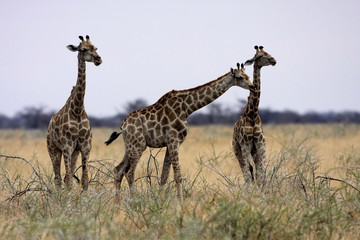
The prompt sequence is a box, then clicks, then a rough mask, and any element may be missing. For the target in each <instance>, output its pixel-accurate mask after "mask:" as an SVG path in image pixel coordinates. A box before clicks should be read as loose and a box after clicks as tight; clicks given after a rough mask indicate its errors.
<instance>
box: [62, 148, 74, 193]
mask: <svg viewBox="0 0 360 240" xmlns="http://www.w3.org/2000/svg"><path fill="white" fill-rule="evenodd" d="M72 153H73V151H69V150H66V151H64V152H63V155H64V162H65V178H64V182H65V185H66V186H67V188H68V189H71V187H72V180H73V179H72V178H73V173H72V171H71V157H72Z"/></svg>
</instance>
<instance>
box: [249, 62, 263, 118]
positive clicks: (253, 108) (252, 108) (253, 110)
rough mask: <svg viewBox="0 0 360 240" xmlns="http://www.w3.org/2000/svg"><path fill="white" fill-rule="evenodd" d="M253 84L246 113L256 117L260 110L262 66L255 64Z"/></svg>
mask: <svg viewBox="0 0 360 240" xmlns="http://www.w3.org/2000/svg"><path fill="white" fill-rule="evenodd" d="M253 85H254V89H255V90H254V91H250V95H249V97H248V103H247V106H246V113H247V115H248V117H250V118H254V117H255V116H256V114H257V113H258V112H259V103H260V92H261V91H260V85H261V82H260V67H258V65H257V64H256V62H255V64H254V75H253Z"/></svg>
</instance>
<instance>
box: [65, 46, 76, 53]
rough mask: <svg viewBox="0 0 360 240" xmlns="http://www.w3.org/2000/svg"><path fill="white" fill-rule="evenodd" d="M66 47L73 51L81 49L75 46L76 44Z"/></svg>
mask: <svg viewBox="0 0 360 240" xmlns="http://www.w3.org/2000/svg"><path fill="white" fill-rule="evenodd" d="M66 48H67V49H69V50H70V51H72V52H76V51H77V50H79V48H78V47H75V46H74V45H67V46H66Z"/></svg>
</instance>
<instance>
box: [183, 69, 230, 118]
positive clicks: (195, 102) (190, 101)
mask: <svg viewBox="0 0 360 240" xmlns="http://www.w3.org/2000/svg"><path fill="white" fill-rule="evenodd" d="M234 85H235V80H234V78H233V77H232V76H231V74H230V73H227V74H225V75H224V76H222V77H220V78H218V79H216V80H214V81H211V82H209V83H207V84H204V85H202V86H199V87H196V88H193V89H189V90H183V91H180V92H183V93H185V94H184V95H183V96H184V97H183V98H184V103H185V105H184V107H185V109H184V111H185V112H186V117H188V116H189V115H190V114H191V113H193V112H195V111H196V110H198V109H200V108H202V107H204V106H206V105H208V104H209V103H211V102H213V101H214V100H215V99H217V98H218V97H220V96H221V95H222V94H224V93H225V92H226V91H227V90H228V89H229V88H230V87H232V86H234Z"/></svg>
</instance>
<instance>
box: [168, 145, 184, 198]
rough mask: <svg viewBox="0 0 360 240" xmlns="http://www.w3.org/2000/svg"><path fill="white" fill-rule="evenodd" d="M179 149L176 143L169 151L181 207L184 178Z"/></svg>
mask: <svg viewBox="0 0 360 240" xmlns="http://www.w3.org/2000/svg"><path fill="white" fill-rule="evenodd" d="M179 147H180V146H179V144H178V143H176V144H172V145H170V146H169V147H168V149H169V158H170V163H171V164H172V166H173V170H174V179H175V184H176V189H177V193H178V198H179V202H180V205H183V203H184V197H183V192H182V177H181V171H180V163H179Z"/></svg>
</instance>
